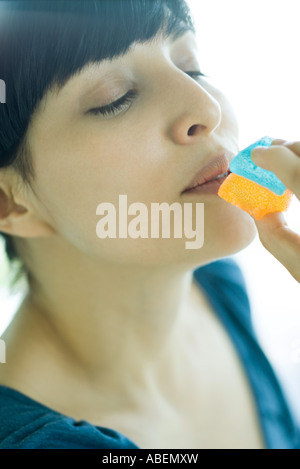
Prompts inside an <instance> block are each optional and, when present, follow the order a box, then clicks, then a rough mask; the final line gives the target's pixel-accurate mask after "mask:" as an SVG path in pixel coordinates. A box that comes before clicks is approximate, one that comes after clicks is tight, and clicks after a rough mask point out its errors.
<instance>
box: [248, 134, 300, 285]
mask: <svg viewBox="0 0 300 469" xmlns="http://www.w3.org/2000/svg"><path fill="white" fill-rule="evenodd" d="M251 158H252V160H253V162H254V163H255V164H256V165H258V166H260V167H261V168H264V169H267V170H269V171H272V172H273V173H274V174H276V176H277V177H278V178H279V179H280V180H281V181H282V182H283V183H284V184H285V186H286V187H288V188H289V189H290V190H291V191H292V192H293V193H294V194H295V196H296V197H297V198H298V199H300V142H290V143H289V142H286V141H285V140H274V141H273V142H272V145H271V147H269V148H261V147H260V148H257V149H254V150H253V151H252V153H251ZM254 221H255V223H256V227H257V230H258V234H259V238H260V241H261V243H262V244H263V246H264V247H265V248H266V249H267V250H268V251H269V252H270V253H271V254H273V256H275V257H276V259H278V260H279V262H281V264H283V265H284V266H285V267H286V269H287V270H288V271H289V272H290V274H291V275H292V276H293V277H294V278H295V279H296V280H297V282H299V283H300V236H299V235H298V234H297V233H295V232H294V231H292V230H291V229H290V228H289V227H288V225H287V223H286V221H285V218H284V216H283V214H282V213H280V212H275V213H270V214H268V215H265V216H264V217H263V218H262V219H261V220H254Z"/></svg>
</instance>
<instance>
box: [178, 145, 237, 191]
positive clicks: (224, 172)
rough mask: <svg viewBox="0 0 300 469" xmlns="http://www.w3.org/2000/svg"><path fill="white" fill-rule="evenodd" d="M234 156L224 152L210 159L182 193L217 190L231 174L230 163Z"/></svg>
mask: <svg viewBox="0 0 300 469" xmlns="http://www.w3.org/2000/svg"><path fill="white" fill-rule="evenodd" d="M233 156H234V155H233V154H230V155H229V153H224V154H222V155H219V156H216V157H215V158H213V159H212V160H210V161H209V163H207V164H206V165H205V166H204V167H203V168H201V170H200V171H198V172H197V173H196V175H195V176H194V178H193V179H192V181H191V182H190V183H189V185H188V186H187V187H186V188H185V189H184V190H183V191H182V194H185V193H192V192H201V191H202V192H205V191H209V190H212V192H213V193H215V192H217V190H218V188H219V187H220V185H221V184H222V183H223V182H224V181H225V179H226V178H227V177H228V176H229V174H231V171H230V170H229V164H230V161H231V159H232V158H233Z"/></svg>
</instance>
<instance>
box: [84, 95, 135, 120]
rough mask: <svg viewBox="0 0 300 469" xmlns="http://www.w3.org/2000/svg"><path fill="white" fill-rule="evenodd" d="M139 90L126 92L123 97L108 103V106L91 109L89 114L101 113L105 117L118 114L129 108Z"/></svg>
mask: <svg viewBox="0 0 300 469" xmlns="http://www.w3.org/2000/svg"><path fill="white" fill-rule="evenodd" d="M136 95H137V92H136V91H134V90H130V91H128V92H127V93H126V94H124V95H123V96H121V98H119V99H117V100H116V101H114V102H112V103H110V104H107V105H106V106H101V107H95V108H92V109H90V110H89V111H88V112H87V114H93V115H98V114H101V115H102V116H104V117H112V116H115V115H116V114H119V113H120V112H122V111H123V110H125V109H127V108H128V106H129V104H130V103H131V102H132V101H133V100H134V98H135V97H136Z"/></svg>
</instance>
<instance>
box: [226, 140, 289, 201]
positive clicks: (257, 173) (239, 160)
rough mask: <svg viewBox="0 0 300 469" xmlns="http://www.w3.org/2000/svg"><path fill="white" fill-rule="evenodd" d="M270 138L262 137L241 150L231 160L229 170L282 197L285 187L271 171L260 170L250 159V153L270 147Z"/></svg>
mask: <svg viewBox="0 0 300 469" xmlns="http://www.w3.org/2000/svg"><path fill="white" fill-rule="evenodd" d="M272 140H273V139H272V138H271V137H263V138H262V139H261V140H258V141H257V142H255V143H253V144H252V145H250V146H249V147H247V148H245V149H244V150H242V151H241V152H240V153H239V154H238V155H237V156H235V157H234V158H233V160H232V161H231V163H230V166H229V169H230V171H231V172H232V173H235V174H238V175H239V176H244V177H245V178H247V179H250V180H251V181H254V182H257V183H258V184H260V185H261V186H264V187H266V188H267V189H270V190H271V191H272V192H275V194H277V195H282V194H284V192H285V191H286V189H287V188H286V187H285V185H284V184H283V183H282V182H281V181H280V180H279V179H278V177H277V176H275V174H274V173H272V172H271V171H267V170H266V169H262V168H260V167H259V166H256V164H254V163H253V161H252V159H251V151H252V150H253V149H254V148H256V147H258V146H263V147H270V146H271V143H272Z"/></svg>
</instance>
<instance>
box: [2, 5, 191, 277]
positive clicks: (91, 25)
mask: <svg viewBox="0 0 300 469" xmlns="http://www.w3.org/2000/svg"><path fill="white" fill-rule="evenodd" d="M185 30H192V31H194V26H193V22H192V20H191V16H190V11H189V8H188V6H187V4H186V1H185V0H77V1H74V0H51V1H49V0H47V1H44V0H10V1H0V79H2V80H4V82H5V85H6V102H5V104H1V103H0V170H1V168H5V167H11V168H12V170H14V171H15V173H16V174H17V175H18V176H20V178H21V179H20V180H21V182H22V184H25V185H27V186H29V187H32V183H33V181H34V167H33V163H32V159H31V155H30V148H29V145H28V143H27V141H26V131H27V129H28V126H29V124H30V121H31V119H32V117H33V114H34V111H35V110H36V109H37V107H38V104H39V103H40V101H41V100H42V98H43V96H44V95H45V94H46V93H47V91H49V90H51V89H52V88H58V89H60V88H61V87H62V86H63V85H64V84H65V83H66V82H67V80H68V79H70V78H71V77H72V76H73V75H74V74H76V73H78V72H79V71H80V70H81V69H82V68H83V67H84V66H85V65H87V64H88V63H91V62H99V61H101V60H103V59H107V58H113V57H116V56H118V55H122V54H125V53H126V51H127V50H128V49H129V47H130V46H131V44H132V43H134V42H146V41H148V40H150V39H151V38H153V37H155V36H156V34H157V33H158V32H159V31H161V32H162V33H163V34H165V35H166V36H168V35H172V34H174V35H175V36H176V35H178V34H182V32H184V31H185ZM0 235H1V236H2V238H3V239H4V241H5V251H6V255H7V258H8V260H9V261H10V264H11V265H12V264H13V263H14V262H15V261H16V262H17V263H18V265H19V270H18V273H17V275H16V277H15V280H14V281H13V282H12V283H13V284H14V283H15V281H16V280H17V279H18V278H20V277H21V276H22V275H23V274H24V273H25V274H26V268H25V266H24V264H22V260H21V259H20V257H19V254H18V252H17V250H16V248H15V245H14V237H13V236H10V235H7V234H4V233H0ZM0 239H1V238H0Z"/></svg>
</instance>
